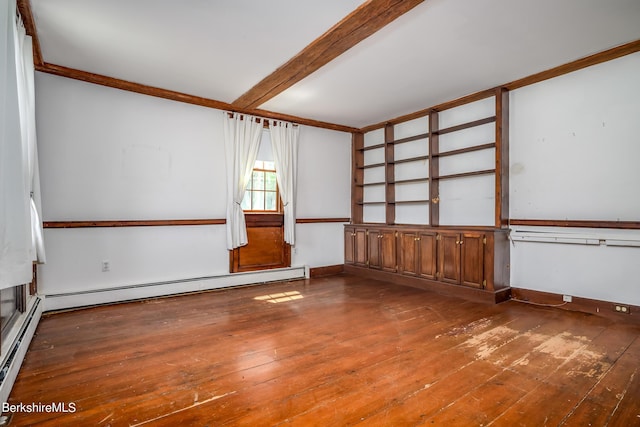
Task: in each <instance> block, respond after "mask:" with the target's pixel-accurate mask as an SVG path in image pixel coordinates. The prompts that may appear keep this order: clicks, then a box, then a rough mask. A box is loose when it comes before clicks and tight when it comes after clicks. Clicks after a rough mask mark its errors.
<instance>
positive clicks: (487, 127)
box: [438, 123, 496, 153]
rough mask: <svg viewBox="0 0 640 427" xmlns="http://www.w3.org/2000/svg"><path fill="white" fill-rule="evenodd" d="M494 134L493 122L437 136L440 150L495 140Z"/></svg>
mask: <svg viewBox="0 0 640 427" xmlns="http://www.w3.org/2000/svg"><path fill="white" fill-rule="evenodd" d="M495 134H496V125H495V123H486V124H484V125H480V126H474V127H471V128H467V129H462V130H459V131H456V132H451V133H445V134H443V135H440V137H439V138H438V143H439V144H440V152H441V153H443V152H445V151H451V150H458V149H460V148H467V147H473V146H475V145H482V144H489V143H492V142H496V137H495Z"/></svg>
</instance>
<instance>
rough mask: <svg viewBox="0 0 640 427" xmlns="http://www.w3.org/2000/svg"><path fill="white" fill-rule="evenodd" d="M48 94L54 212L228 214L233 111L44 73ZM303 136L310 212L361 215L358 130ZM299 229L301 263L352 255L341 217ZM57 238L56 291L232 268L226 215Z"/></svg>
mask: <svg viewBox="0 0 640 427" xmlns="http://www.w3.org/2000/svg"><path fill="white" fill-rule="evenodd" d="M36 97H37V111H36V114H37V119H38V139H39V156H40V168H41V180H42V205H43V216H44V221H72V220H153V219H197V218H220V219H222V218H224V217H225V205H224V204H225V191H226V190H225V188H226V187H225V185H226V184H225V166H224V142H223V130H222V112H220V111H218V110H213V109H208V108H204V107H199V106H194V105H189V104H184V103H179V102H173V101H169V100H164V99H159V98H153V97H149V96H144V95H140V94H136V93H131V92H126V91H120V90H116V89H112V88H107V87H102V86H98V85H92V84H89V83H84V82H79V81H75V80H70V79H65V78H61V77H57V76H52V75H48V74H43V73H37V75H36ZM300 135H301V136H300V153H299V156H300V157H299V160H300V166H299V186H298V194H299V197H298V203H299V206H298V217H300V218H305V217H307V218H311V217H313V218H321V217H349V216H350V186H349V185H348V183H349V180H350V171H351V158H350V155H351V154H350V153H351V146H350V142H351V135H350V134H347V133H343V132H335V131H329V130H324V129H316V128H311V127H306V126H303V128H302V129H301V132H300ZM337 228H340V230H338V229H337ZM318 230H320V231H318ZM297 232H298V243H297V244H296V248H294V254H293V257H292V262H293V264H294V265H296V264H298V263H303V264H307V265H310V266H311V267H316V266H323V265H331V264H340V263H342V262H343V255H342V252H343V250H342V245H343V242H342V239H343V236H342V231H341V225H340V227H336V224H309V225H307V224H299V225H298V226H297ZM317 237H321V238H317ZM310 239H313V240H310ZM45 245H46V249H47V255H48V262H47V264H46V265H44V266H42V267H41V269H40V291H41V292H42V293H44V294H60V293H69V292H83V291H87V290H104V289H109V288H114V287H121V286H129V285H138V284H146V283H153V282H157V281H167V280H181V279H189V278H196V277H204V276H217V275H223V274H227V273H228V253H227V251H226V247H225V229H224V226H223V225H219V226H216V225H212V226H180V227H175V226H174V227H148V228H145V227H134V228H84V229H46V230H45ZM296 249H298V252H297V253H296V252H295V251H296ZM338 249H339V250H338ZM105 260H107V261H109V262H110V267H111V268H110V271H109V272H102V269H101V267H102V261H105Z"/></svg>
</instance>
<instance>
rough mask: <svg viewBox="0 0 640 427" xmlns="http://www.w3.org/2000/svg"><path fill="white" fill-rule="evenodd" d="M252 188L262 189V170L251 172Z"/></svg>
mask: <svg viewBox="0 0 640 427" xmlns="http://www.w3.org/2000/svg"><path fill="white" fill-rule="evenodd" d="M253 189H254V190H264V172H255V171H254V172H253Z"/></svg>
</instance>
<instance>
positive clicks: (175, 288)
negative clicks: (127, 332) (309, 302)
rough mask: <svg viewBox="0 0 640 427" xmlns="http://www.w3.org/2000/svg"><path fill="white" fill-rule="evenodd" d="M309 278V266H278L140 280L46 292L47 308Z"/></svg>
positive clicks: (51, 309) (52, 309)
mask: <svg viewBox="0 0 640 427" xmlns="http://www.w3.org/2000/svg"><path fill="white" fill-rule="evenodd" d="M308 277H309V267H307V266H300V267H290V268H278V269H273V270H262V271H252V272H246V273H233V274H221V275H217V276H205V277H194V278H187V279H179V280H167V281H161V282H153V283H140V284H132V285H126V286H119V287H110V288H103V289H88V290H86V291H78V292H65V293H55V294H54V293H52V294H45V300H44V302H45V307H44V311H56V310H64V309H70V308H79V307H86V306H93V305H100V304H109V303H116V302H125V301H133V300H139V299H145V298H152V297H160V296H168V295H175V294H183V293H191V292H201V291H207V290H213V289H222V288H231V287H236V286H245V285H255V284H260V283H267V282H277V281H283V280H296V279H304V278H308Z"/></svg>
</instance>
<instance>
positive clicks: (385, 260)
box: [378, 230, 398, 271]
mask: <svg viewBox="0 0 640 427" xmlns="http://www.w3.org/2000/svg"><path fill="white" fill-rule="evenodd" d="M378 236H380V237H379V238H378V240H379V245H380V246H379V250H380V266H381V267H382V269H383V270H385V271H397V270H398V259H397V256H396V255H397V253H396V232H395V231H394V230H382V231H380V232H379V234H378Z"/></svg>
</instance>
